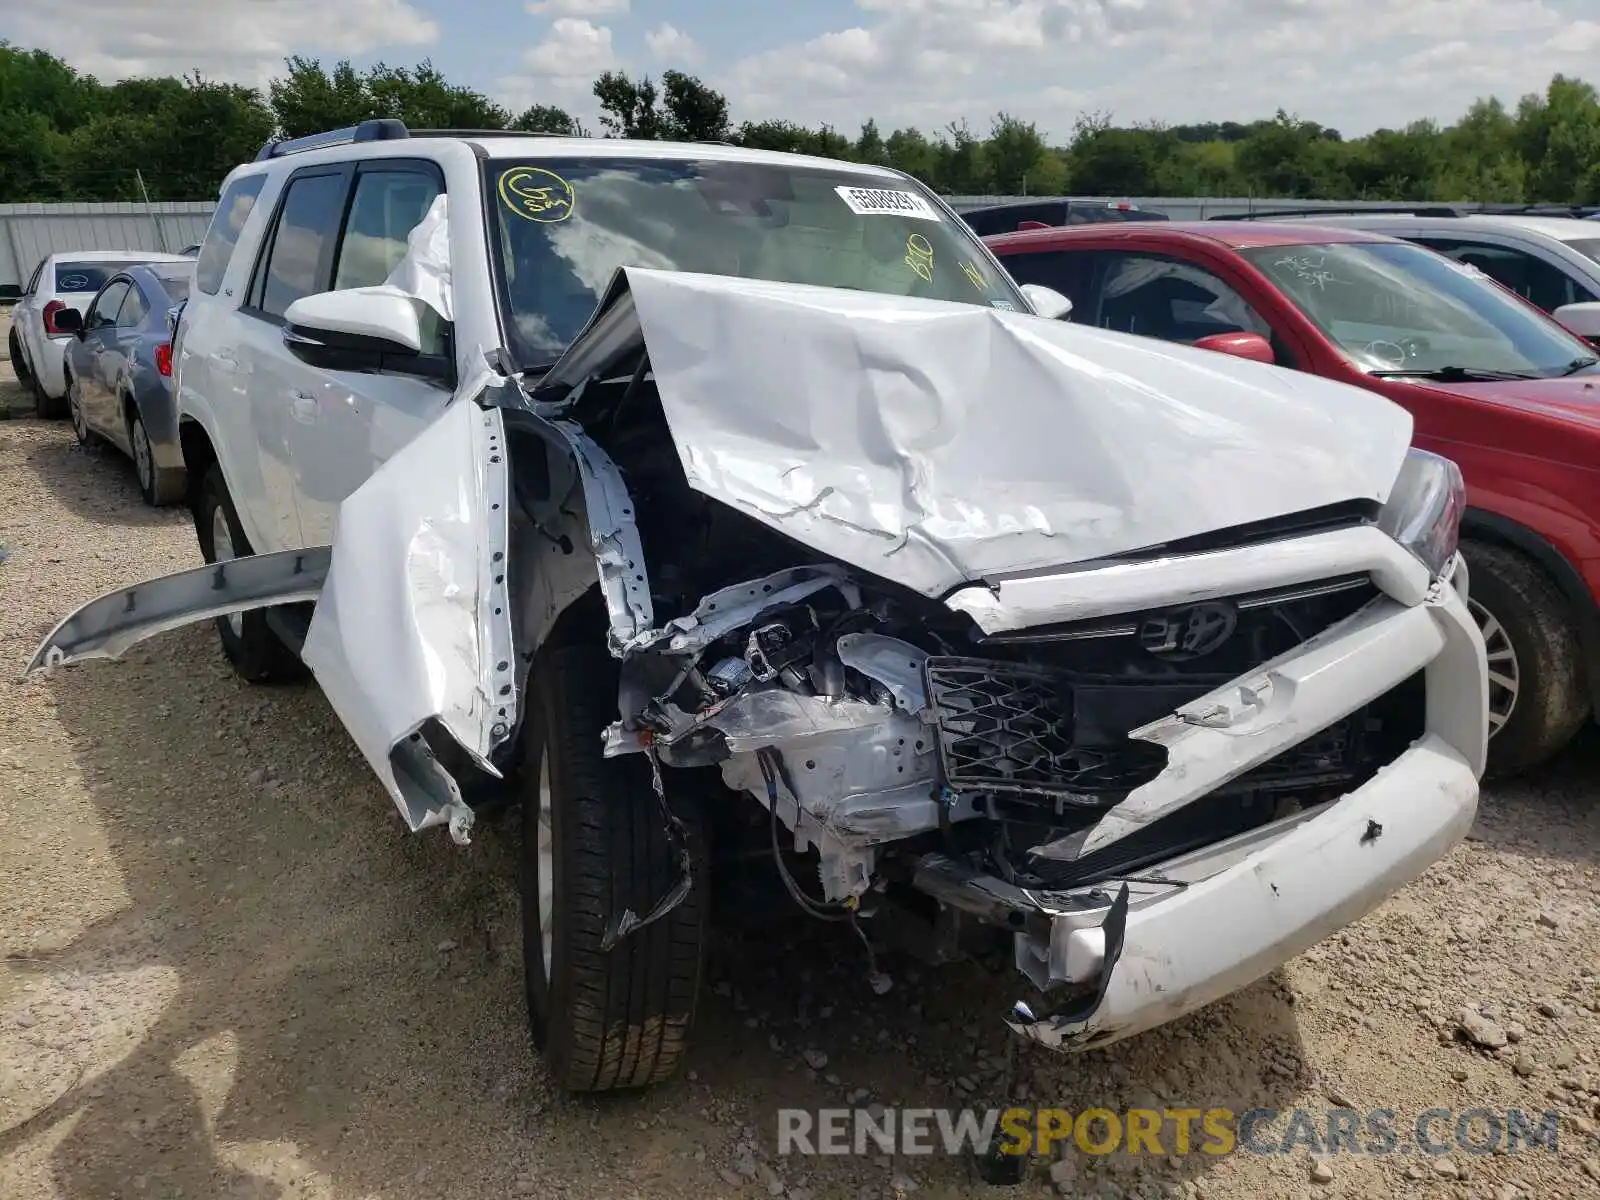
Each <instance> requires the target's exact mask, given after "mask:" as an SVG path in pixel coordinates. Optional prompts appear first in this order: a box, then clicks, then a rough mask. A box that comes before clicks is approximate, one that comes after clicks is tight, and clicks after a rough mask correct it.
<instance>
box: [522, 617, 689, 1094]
mask: <svg viewBox="0 0 1600 1200" xmlns="http://www.w3.org/2000/svg"><path fill="white" fill-rule="evenodd" d="M528 692H529V694H528V712H527V715H526V718H525V720H524V722H523V751H524V753H523V758H522V761H523V764H524V767H523V772H522V797H523V798H522V812H523V836H522V856H523V871H522V889H523V897H522V930H523V968H524V971H525V974H526V982H527V993H528V1020H529V1025H530V1027H531V1029H532V1032H533V1038H534V1042H535V1043H536V1044H537V1045H538V1046H539V1048H540V1049H541V1050H543V1051H544V1055H545V1059H546V1062H547V1063H548V1064H549V1069H550V1073H551V1075H552V1076H553V1078H554V1081H555V1083H556V1085H557V1086H558V1087H561V1088H563V1089H565V1090H567V1091H573V1092H606V1091H614V1090H618V1089H623V1088H638V1087H646V1086H649V1085H650V1084H654V1083H660V1082H662V1081H664V1080H666V1079H668V1078H670V1077H671V1076H672V1074H673V1072H674V1071H675V1070H676V1069H677V1067H678V1064H679V1062H680V1060H681V1059H682V1058H683V1055H684V1051H685V1049H686V1048H687V1046H688V1039H689V1030H690V1026H691V1025H692V1023H693V1018H694V1010H695V1000H696V995H697V993H698V991H699V984H700V963H701V949H702V944H703V942H704V936H705V913H706V894H705V893H706V881H705V877H704V871H703V869H702V868H701V867H700V866H699V864H700V863H701V862H702V861H703V855H702V854H701V853H700V845H701V843H700V827H699V821H698V808H697V806H695V805H694V804H693V803H692V798H691V801H690V802H689V803H685V802H684V801H683V800H682V799H681V798H679V797H676V796H672V797H671V798H672V800H673V811H674V812H675V813H676V814H677V816H678V817H679V819H680V820H682V821H683V822H684V825H685V826H686V828H687V830H688V833H689V839H690V841H689V844H690V847H691V849H692V851H693V852H694V854H695V858H696V870H695V876H696V877H695V881H694V886H693V887H691V888H690V890H689V894H688V895H687V896H686V897H685V898H684V900H683V901H682V903H680V904H679V905H678V907H677V908H675V909H673V910H672V911H671V912H670V913H668V914H667V915H666V916H664V917H662V918H661V919H660V920H658V921H656V922H655V923H654V924H651V925H647V926H645V927H643V928H641V929H636V930H635V931H634V932H633V933H632V934H630V935H629V936H627V937H625V938H624V939H622V940H621V941H620V942H618V943H617V944H616V945H615V946H613V947H612V948H611V949H610V950H603V949H601V943H602V938H603V936H604V933H605V929H606V927H607V924H608V923H609V922H610V921H611V920H612V918H613V916H614V915H615V914H617V913H620V912H622V911H623V910H624V909H631V910H632V911H633V912H634V913H635V914H638V915H639V916H643V915H644V914H645V913H647V912H649V911H650V910H651V908H653V907H654V905H655V904H656V903H657V902H658V901H659V900H660V899H661V897H662V896H664V895H665V894H666V893H667V892H668V891H669V890H670V889H671V888H672V886H673V884H674V883H676V882H677V880H678V861H677V857H676V854H675V851H674V849H673V845H672V841H671V839H670V838H669V837H668V836H667V833H666V831H665V829H664V827H663V820H662V817H661V814H660V811H659V808H658V805H657V801H656V797H655V795H654V792H653V790H652V784H651V773H650V764H649V762H648V761H647V760H646V759H645V757H644V756H643V755H640V754H630V755H624V756H622V757H619V758H610V759H608V758H605V757H604V756H603V755H602V753H601V732H602V730H603V729H604V728H605V726H606V725H607V724H608V723H609V721H610V720H611V719H612V718H613V717H614V716H615V714H616V711H617V667H616V661H615V660H614V659H613V658H612V657H611V656H610V655H609V654H608V653H606V651H605V650H604V649H602V648H600V647H592V646H568V647H552V648H550V649H548V650H547V651H545V652H544V653H542V654H541V656H540V658H539V661H538V662H537V663H535V665H534V670H533V674H532V676H531V678H530V681H529V689H528ZM670 795H671V794H670V793H669V796H670Z"/></svg>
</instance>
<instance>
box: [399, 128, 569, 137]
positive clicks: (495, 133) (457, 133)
mask: <svg viewBox="0 0 1600 1200" xmlns="http://www.w3.org/2000/svg"><path fill="white" fill-rule="evenodd" d="M411 136H412V137H553V138H564V137H577V136H578V135H577V134H575V133H553V132H551V131H550V130H547V129H413V130H411Z"/></svg>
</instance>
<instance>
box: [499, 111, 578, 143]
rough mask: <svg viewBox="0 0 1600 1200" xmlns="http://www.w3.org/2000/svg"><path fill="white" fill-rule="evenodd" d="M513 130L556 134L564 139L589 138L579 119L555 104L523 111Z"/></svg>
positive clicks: (512, 124) (512, 125)
mask: <svg viewBox="0 0 1600 1200" xmlns="http://www.w3.org/2000/svg"><path fill="white" fill-rule="evenodd" d="M510 127H511V128H512V129H527V130H531V131H533V132H535V133H555V134H560V135H562V136H563V137H588V136H589V135H588V131H587V130H585V129H584V127H583V126H582V125H580V124H578V119H577V118H576V117H574V116H573V115H572V114H571V113H569V112H568V111H567V110H566V109H564V108H557V107H556V106H555V105H553V104H534V105H531V106H529V107H528V108H525V109H523V110H522V113H521V115H520V116H518V117H517V118H516V119H515V120H514V121H512V122H511V126H510Z"/></svg>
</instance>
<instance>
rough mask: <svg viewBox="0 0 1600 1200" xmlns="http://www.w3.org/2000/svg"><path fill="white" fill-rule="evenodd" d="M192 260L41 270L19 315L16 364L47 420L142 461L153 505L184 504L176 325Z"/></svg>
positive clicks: (82, 258) (98, 255)
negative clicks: (63, 420) (65, 420)
mask: <svg viewBox="0 0 1600 1200" xmlns="http://www.w3.org/2000/svg"><path fill="white" fill-rule="evenodd" d="M193 276H194V259H193V258H192V257H190V256H188V255H183V254H155V253H149V252H145V251H125V250H107V251H100V250H85V251H74V252H70V253H62V254H52V255H49V256H48V257H46V258H45V259H44V261H43V262H41V263H40V264H39V265H38V267H36V268H35V269H34V272H33V274H32V276H30V277H29V279H28V282H27V284H26V286H25V287H24V288H23V290H22V296H21V298H20V299H19V300H18V301H17V304H16V307H15V308H13V309H12V312H11V335H10V353H11V365H12V369H13V371H14V372H15V373H16V376H17V382H18V383H20V384H21V385H22V386H23V388H25V389H26V390H28V391H30V392H31V393H32V394H33V406H34V412H35V414H37V415H38V416H41V417H70V418H71V419H72V428H73V430H74V432H75V433H76V434H77V437H78V441H79V442H80V443H81V444H82V445H84V446H89V445H93V444H96V443H100V442H104V443H109V444H110V445H112V446H115V447H116V448H117V449H118V450H121V451H122V452H123V453H124V454H126V455H128V457H129V458H131V459H132V460H133V463H134V467H135V469H136V471H137V472H138V477H139V490H140V491H141V492H142V493H143V495H144V498H145V501H146V503H148V504H152V505H162V504H172V503H174V502H176V501H178V500H180V499H182V498H183V495H184V490H185V484H184V470H183V455H182V452H181V451H180V450H179V448H178V412H177V408H176V405H175V404H174V402H173V359H172V332H171V328H170V326H171V319H172V314H173V310H174V309H175V308H176V307H177V306H178V305H181V304H182V303H183V301H184V299H185V298H186V297H187V296H188V294H189V283H190V280H191V279H192V278H193Z"/></svg>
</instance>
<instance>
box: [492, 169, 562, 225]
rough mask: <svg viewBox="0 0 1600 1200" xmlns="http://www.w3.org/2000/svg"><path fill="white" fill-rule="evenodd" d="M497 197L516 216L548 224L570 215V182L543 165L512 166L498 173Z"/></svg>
mask: <svg viewBox="0 0 1600 1200" xmlns="http://www.w3.org/2000/svg"><path fill="white" fill-rule="evenodd" d="M499 191H500V199H501V200H502V201H504V203H505V206H506V207H507V208H509V209H510V210H511V211H512V212H514V213H516V214H517V216H519V217H523V218H525V219H526V220H529V221H538V222H540V223H541V224H548V223H549V222H551V221H565V220H566V219H567V218H568V217H570V216H571V215H572V210H573V207H574V205H575V203H576V201H577V198H576V197H575V196H574V195H573V192H572V185H571V184H570V183H568V182H567V181H566V180H565V179H563V178H561V176H559V175H557V174H556V173H555V172H554V171H546V170H545V169H544V168H543V167H513V168H511V170H509V171H507V172H506V173H505V174H504V175H502V176H500V187H499Z"/></svg>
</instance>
